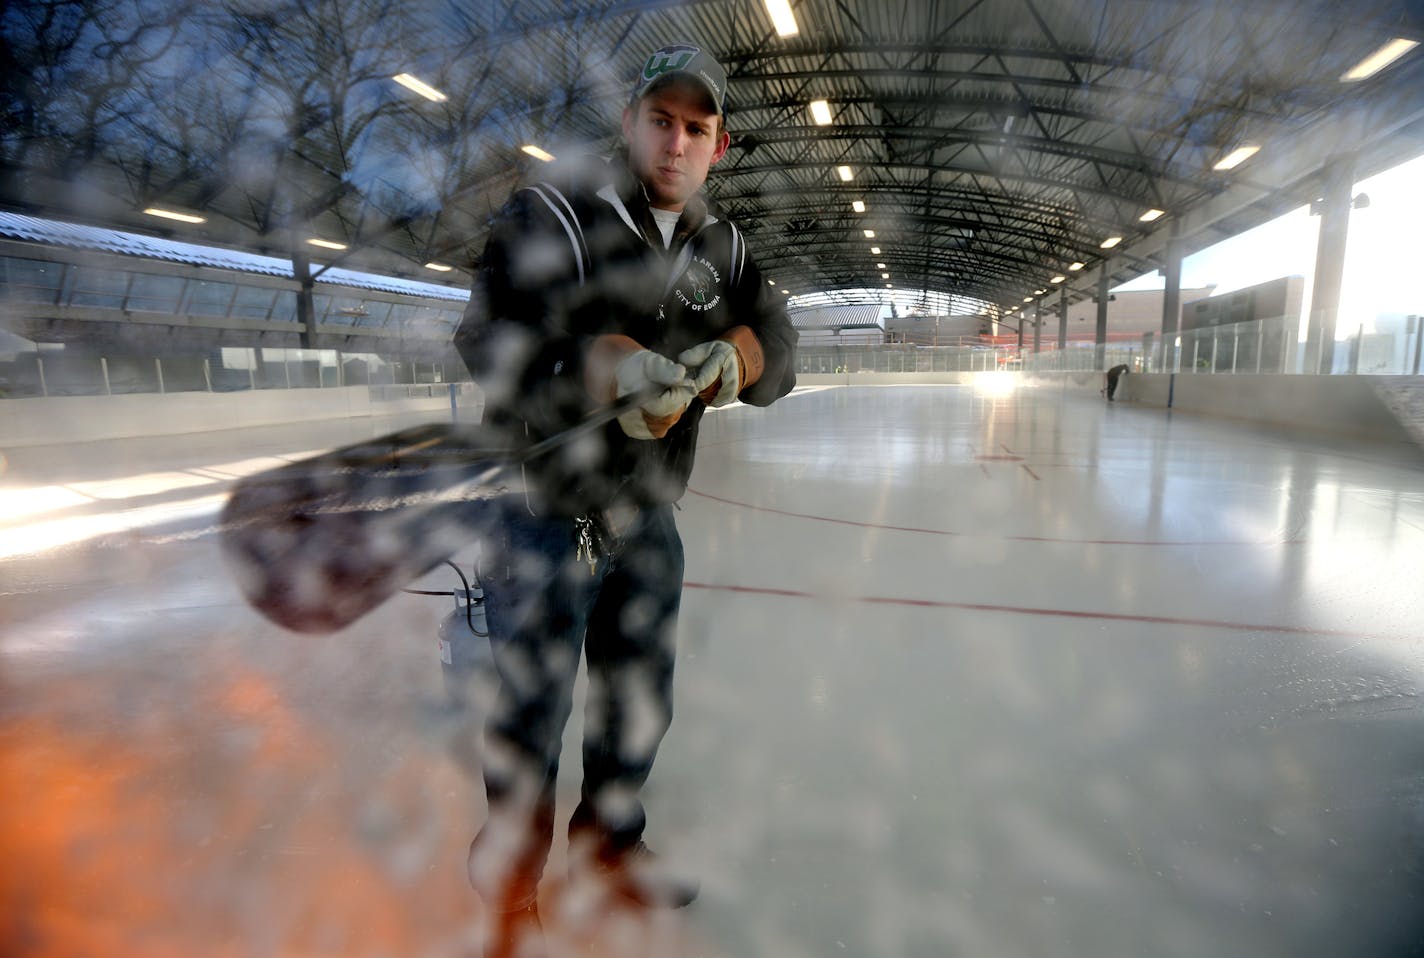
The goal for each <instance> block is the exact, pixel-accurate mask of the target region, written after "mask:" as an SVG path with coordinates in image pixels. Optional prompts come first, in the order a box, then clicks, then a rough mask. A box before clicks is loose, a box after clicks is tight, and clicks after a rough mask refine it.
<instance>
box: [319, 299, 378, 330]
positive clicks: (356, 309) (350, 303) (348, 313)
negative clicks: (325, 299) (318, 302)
mask: <svg viewBox="0 0 1424 958" xmlns="http://www.w3.org/2000/svg"><path fill="white" fill-rule="evenodd" d="M369 315H370V310H368V309H367V308H366V304H365V303H364V302H363V301H361V300H359V299H356V298H355V297H352V296H335V297H332V298H331V303H330V305H329V307H328V308H327V311H326V313H325V316H326V318H325V319H324V320H322V322H324V323H327V324H328V325H331V326H352V325H355V324H357V323H359V322H360V321H361V320H363V319H365V318H366V317H367V316H369Z"/></svg>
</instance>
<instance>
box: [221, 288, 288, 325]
mask: <svg viewBox="0 0 1424 958" xmlns="http://www.w3.org/2000/svg"><path fill="white" fill-rule="evenodd" d="M276 297H277V290H275V289H263V288H262V287H260V286H239V287H238V288H237V299H235V300H234V301H233V304H232V315H233V316H240V317H242V318H244V319H266V318H267V314H268V313H269V312H271V310H272V302H273V300H275V299H276Z"/></svg>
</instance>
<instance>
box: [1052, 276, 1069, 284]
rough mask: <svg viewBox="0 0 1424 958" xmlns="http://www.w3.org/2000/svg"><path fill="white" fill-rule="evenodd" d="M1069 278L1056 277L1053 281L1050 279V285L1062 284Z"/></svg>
mask: <svg viewBox="0 0 1424 958" xmlns="http://www.w3.org/2000/svg"><path fill="white" fill-rule="evenodd" d="M1067 278H1068V277H1067V276H1055V277H1053V278H1052V279H1050V280H1049V282H1050V283H1061V282H1063V281H1064V280H1065V279H1067Z"/></svg>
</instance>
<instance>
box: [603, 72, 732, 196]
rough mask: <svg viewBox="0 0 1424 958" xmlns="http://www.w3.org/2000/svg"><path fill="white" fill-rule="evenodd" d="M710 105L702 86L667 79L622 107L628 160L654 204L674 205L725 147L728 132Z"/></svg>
mask: <svg viewBox="0 0 1424 958" xmlns="http://www.w3.org/2000/svg"><path fill="white" fill-rule="evenodd" d="M710 107H711V104H710V102H709V100H708V97H707V93H706V91H702V90H699V89H698V87H697V86H696V85H694V84H692V83H687V82H681V81H673V82H670V83H667V84H664V85H663V86H660V87H658V88H657V89H655V90H653V91H652V92H651V93H649V94H648V95H647V96H645V97H643V98H642V99H641V100H639V101H638V102H637V103H634V104H633V105H632V106H630V107H628V108H627V109H626V110H624V111H623V139H625V140H626V141H627V142H628V161H629V164H630V165H631V166H632V168H633V174H634V175H635V176H637V177H638V179H640V180H642V181H643V185H644V186H646V187H647V189H648V198H649V199H650V200H651V201H652V204H653V206H656V207H657V208H658V209H664V210H678V211H680V210H681V209H682V208H683V206H685V205H686V204H687V201H688V199H689V198H691V196H692V194H694V193H696V192H697V191H698V190H700V189H701V188H702V184H703V183H704V182H706V180H707V171H708V169H710V168H711V166H712V164H713V163H716V162H717V161H718V160H720V159H721V158H722V154H724V153H726V152H727V144H728V143H730V142H731V137H730V136H728V135H727V133H726V131H725V130H721V125H720V124H719V123H718V117H717V114H716V113H714V112H712V110H711V108H710Z"/></svg>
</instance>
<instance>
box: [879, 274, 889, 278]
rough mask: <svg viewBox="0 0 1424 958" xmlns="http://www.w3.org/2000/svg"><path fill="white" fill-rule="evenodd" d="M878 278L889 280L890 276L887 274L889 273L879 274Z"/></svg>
mask: <svg viewBox="0 0 1424 958" xmlns="http://www.w3.org/2000/svg"><path fill="white" fill-rule="evenodd" d="M880 278H881V279H889V278H890V274H889V273H881V274H880Z"/></svg>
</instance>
